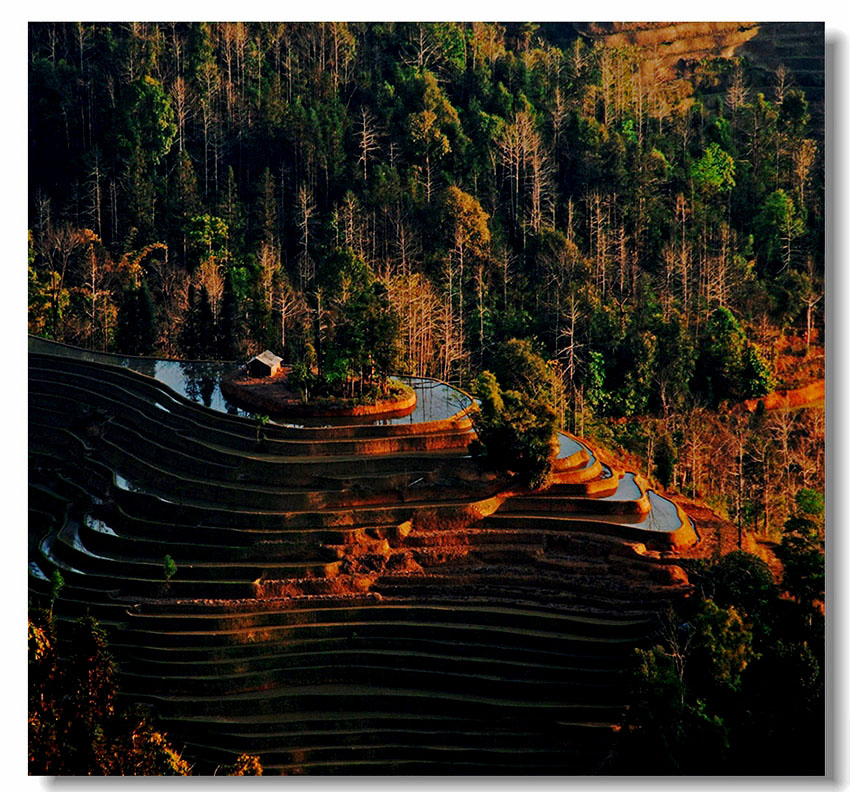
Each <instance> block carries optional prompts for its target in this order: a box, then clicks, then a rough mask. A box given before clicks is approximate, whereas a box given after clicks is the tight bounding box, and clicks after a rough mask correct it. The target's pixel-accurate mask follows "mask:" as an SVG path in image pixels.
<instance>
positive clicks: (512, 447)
mask: <svg viewBox="0 0 850 792" xmlns="http://www.w3.org/2000/svg"><path fill="white" fill-rule="evenodd" d="M513 341H514V342H515V341H516V340H515V339H514V340H513ZM507 350H508V351H507V356H508V359H509V360H512V361H514V362H515V363H516V364H517V368H516V369H514V370H513V374H514V376H515V379H514V382H515V383H517V385H518V389H509V390H508V389H503V388H502V386H501V385H500V383H499V381H498V380H497V379H496V376H495V375H494V374H493V373H492V372H489V371H484V372H482V373H481V374H480V375H479V377H478V379H477V380H476V383H475V395H476V396H477V397H478V399H479V400H480V402H481V403H480V406H479V408H478V409H477V410H475V411H474V412H473V413H472V422H473V426H474V427H475V431H476V434H477V436H478V441H477V442H478V445H477V446H476V447H475V452H477V453H479V454H480V455H481V456H482V457H483V458H484V460H485V461H486V463H487V464H488V465H489V466H490V467H492V468H494V469H496V470H502V471H505V472H513V473H516V474H518V475H519V477H520V478H521V480H522V481H524V482H525V483H527V484H528V485H529V486H531V487H532V488H536V487H541V486H543V485H544V484H545V483H546V481H547V479H548V476H549V473H550V472H551V469H552V463H553V460H554V459H555V457H556V456H557V453H558V436H557V417H556V415H555V412H554V410H553V409H552V406H551V404H550V403H548V402H547V397H549V396H551V392H547V391H546V388H545V386H541V384H540V383H537V382H536V381H535V380H534V376H535V373H536V372H540V373H542V374H543V375H544V376H545V377H546V378H547V379H548V378H550V377H551V372H549V370H548V368H547V367H546V364H545V363H544V361H543V360H542V359H541V358H540V357H539V356H537V355H535V354H534V353H532V352H531V350H530V346H528V344H527V342H517V343H512V342H509V344H508V347H507Z"/></svg>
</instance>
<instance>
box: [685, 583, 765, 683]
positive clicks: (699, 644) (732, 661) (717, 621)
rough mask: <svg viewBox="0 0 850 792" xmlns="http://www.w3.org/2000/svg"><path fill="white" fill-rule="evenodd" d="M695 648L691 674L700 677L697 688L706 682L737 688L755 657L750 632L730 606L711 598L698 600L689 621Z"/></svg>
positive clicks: (748, 627)
mask: <svg viewBox="0 0 850 792" xmlns="http://www.w3.org/2000/svg"><path fill="white" fill-rule="evenodd" d="M693 627H694V630H695V631H696V635H697V640H696V650H695V652H694V660H693V662H694V663H695V664H696V665H697V670H696V671H695V674H696V675H697V676H698V677H702V678H701V679H700V680H699V683H698V684H699V687H704V686H705V687H707V685H708V684H710V685H714V686H720V687H723V688H729V689H730V690H733V691H738V690H740V687H741V676H742V674H743V673H744V670H745V669H746V668H747V666H748V665H749V664H750V663H751V662H752V661H753V660H754V659H755V658H756V657H757V654H756V653H755V652H754V651H753V634H752V630H751V628H750V626H749V625H747V624H745V622H744V620H743V619H742V618H741V616H740V614H739V613H738V611H737V610H736V609H735V607H734V606H729V607H726V608H723V607H720V606H719V605H717V604H716V603H714V602H713V601H712V600H710V599H707V600H705V601H704V602H703V603H702V608H701V610H700V612H699V613H698V614H697V616H696V618H695V619H694V621H693Z"/></svg>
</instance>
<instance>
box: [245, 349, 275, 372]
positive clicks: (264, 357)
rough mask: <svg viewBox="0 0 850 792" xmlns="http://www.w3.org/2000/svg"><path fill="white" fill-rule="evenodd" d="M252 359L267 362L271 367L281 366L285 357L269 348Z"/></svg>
mask: <svg viewBox="0 0 850 792" xmlns="http://www.w3.org/2000/svg"><path fill="white" fill-rule="evenodd" d="M251 360H259V361H260V362H261V363H265V364H266V365H267V366H268V367H269V368H274V367H275V366H279V365H280V364H281V363H282V362H283V358H280V357H278V356H277V355H275V353H274V352H271V351H270V350H268V349H267V350H266V351H265V352H262V353H261V354H259V355H254V357H252V358H251Z"/></svg>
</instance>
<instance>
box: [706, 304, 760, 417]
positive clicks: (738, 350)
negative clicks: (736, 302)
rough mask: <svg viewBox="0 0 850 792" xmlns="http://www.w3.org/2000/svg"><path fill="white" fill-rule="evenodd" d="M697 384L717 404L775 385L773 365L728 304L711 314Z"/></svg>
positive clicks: (752, 395)
mask: <svg viewBox="0 0 850 792" xmlns="http://www.w3.org/2000/svg"><path fill="white" fill-rule="evenodd" d="M694 386H695V389H696V390H697V391H698V392H700V393H701V394H702V395H703V396H704V397H705V398H706V399H707V400H708V401H709V403H711V404H713V405H717V404H719V403H720V402H721V401H723V400H724V399H730V398H731V399H736V400H741V399H749V398H755V397H757V396H763V395H765V394H766V393H768V392H769V391H770V390H771V388H772V386H773V377H772V374H771V371H770V367H769V366H768V364H767V362H766V361H765V360H764V358H763V357H762V356H761V354H760V353H759V352H758V350H757V349H755V347H753V346H752V345H750V344H749V343H748V342H747V338H746V335H745V333H744V330H743V328H742V327H741V325H740V323H739V322H738V320H737V319H736V318H735V316H734V315H733V314H732V312H731V311H730V310H729V309H728V308H725V307H718V308H716V309H715V310H714V312H713V313H712V314H711V317H710V318H709V321H708V325H707V327H706V332H705V335H704V336H703V341H702V344H701V348H700V353H699V358H698V361H697V366H696V376H695V378H694Z"/></svg>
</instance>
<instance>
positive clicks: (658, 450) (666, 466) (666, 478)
mask: <svg viewBox="0 0 850 792" xmlns="http://www.w3.org/2000/svg"><path fill="white" fill-rule="evenodd" d="M676 457H677V453H676V447H675V446H674V445H673V441H672V439H671V438H670V436H669V435H664V436H663V437H661V438H659V441H658V443H657V444H656V446H655V451H654V459H653V462H654V464H655V475H656V476H657V477H658V480H659V481H660V482H661V483H662V484H663V485H664V486H665V487H669V486H670V484H671V483H672V481H673V469H674V467H675V465H676Z"/></svg>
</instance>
